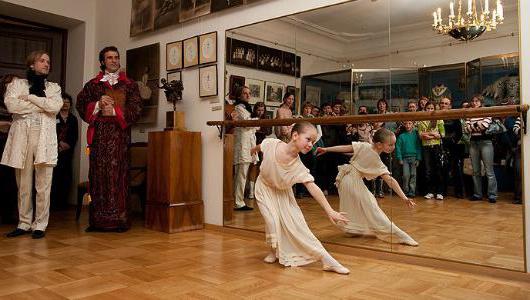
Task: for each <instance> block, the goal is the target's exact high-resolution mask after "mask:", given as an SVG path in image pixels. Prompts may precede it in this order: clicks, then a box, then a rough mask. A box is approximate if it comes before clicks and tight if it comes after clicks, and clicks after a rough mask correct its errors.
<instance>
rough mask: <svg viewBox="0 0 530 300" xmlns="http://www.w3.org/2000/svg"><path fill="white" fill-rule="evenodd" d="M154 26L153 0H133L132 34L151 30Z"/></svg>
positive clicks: (130, 32)
mask: <svg viewBox="0 0 530 300" xmlns="http://www.w3.org/2000/svg"><path fill="white" fill-rule="evenodd" d="M153 28H154V16H153V1H151V0H132V6H131V25H130V31H129V35H130V36H135V35H138V34H140V33H144V32H147V31H151V30H153Z"/></svg>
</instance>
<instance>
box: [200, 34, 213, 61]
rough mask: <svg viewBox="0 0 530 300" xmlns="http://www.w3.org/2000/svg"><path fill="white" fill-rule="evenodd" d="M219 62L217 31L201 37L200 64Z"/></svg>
mask: <svg viewBox="0 0 530 300" xmlns="http://www.w3.org/2000/svg"><path fill="white" fill-rule="evenodd" d="M214 62H217V31H214V32H210V33H207V34H203V35H200V36H199V64H201V65H203V64H209V63H214Z"/></svg>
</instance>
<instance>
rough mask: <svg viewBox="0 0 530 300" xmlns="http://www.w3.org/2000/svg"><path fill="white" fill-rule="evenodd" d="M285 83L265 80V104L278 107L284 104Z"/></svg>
mask: <svg viewBox="0 0 530 300" xmlns="http://www.w3.org/2000/svg"><path fill="white" fill-rule="evenodd" d="M283 94H284V85H283V84H281V83H277V82H270V81H267V82H265V105H267V106H274V107H278V106H280V105H281V104H282V102H283V101H282V100H283Z"/></svg>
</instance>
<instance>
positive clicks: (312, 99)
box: [305, 85, 320, 106]
mask: <svg viewBox="0 0 530 300" xmlns="http://www.w3.org/2000/svg"><path fill="white" fill-rule="evenodd" d="M305 101H306V102H309V103H311V104H313V105H315V106H320V87H318V86H311V85H306V86H305Z"/></svg>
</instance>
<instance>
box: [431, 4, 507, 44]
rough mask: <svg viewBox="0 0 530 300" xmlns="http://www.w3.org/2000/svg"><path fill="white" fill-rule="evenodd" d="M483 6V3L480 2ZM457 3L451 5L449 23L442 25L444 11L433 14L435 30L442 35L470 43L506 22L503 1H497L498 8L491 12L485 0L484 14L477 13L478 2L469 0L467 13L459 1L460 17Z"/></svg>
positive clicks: (439, 9) (439, 10)
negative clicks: (455, 6)
mask: <svg viewBox="0 0 530 300" xmlns="http://www.w3.org/2000/svg"><path fill="white" fill-rule="evenodd" d="M478 2H479V3H480V4H481V6H482V1H481V0H478ZM454 5H455V3H454V2H452V1H451V2H450V3H449V13H450V14H449V17H448V23H447V24H443V23H442V9H441V8H438V9H437V10H436V11H435V12H433V13H432V16H433V18H434V23H433V24H432V27H433V29H434V30H435V31H436V32H438V33H440V34H448V35H450V36H452V37H453V38H455V39H457V40H461V41H470V40H473V39H475V38H477V37H479V36H480V35H481V34H483V33H484V32H485V31H491V30H493V29H497V25H499V24H502V23H503V21H504V9H503V7H502V1H501V0H496V7H495V9H493V10H490V7H489V1H488V0H484V6H482V7H481V8H482V13H481V14H480V15H479V14H478V11H477V0H467V12H464V11H463V10H462V0H458V15H455V8H454Z"/></svg>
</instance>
